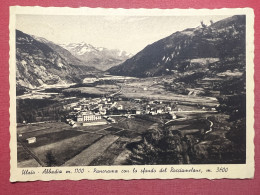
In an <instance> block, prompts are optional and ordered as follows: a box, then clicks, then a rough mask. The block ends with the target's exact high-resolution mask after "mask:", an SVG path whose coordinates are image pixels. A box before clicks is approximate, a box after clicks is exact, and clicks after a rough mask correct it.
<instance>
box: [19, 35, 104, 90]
mask: <svg viewBox="0 0 260 195" xmlns="http://www.w3.org/2000/svg"><path fill="white" fill-rule="evenodd" d="M99 72H100V71H99V70H97V69H96V68H94V67H88V66H86V65H85V62H82V61H81V60H79V59H77V58H76V57H75V56H73V55H72V54H71V53H70V52H69V51H67V50H66V49H64V48H62V47H60V46H59V45H56V44H54V43H52V42H50V41H48V40H46V39H43V38H36V37H33V36H30V35H28V34H25V33H23V32H21V31H19V30H16V86H17V88H18V89H19V88H35V87H39V86H42V85H51V84H68V83H73V82H80V80H81V79H83V78H84V77H85V76H86V75H89V74H94V75H95V74H97V73H99Z"/></svg>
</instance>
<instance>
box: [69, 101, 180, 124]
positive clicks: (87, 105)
mask: <svg viewBox="0 0 260 195" xmlns="http://www.w3.org/2000/svg"><path fill="white" fill-rule="evenodd" d="M65 106H66V107H68V106H69V107H70V109H71V112H70V113H69V115H68V116H67V119H66V121H67V122H68V123H69V124H70V125H71V126H73V127H76V126H79V125H83V126H93V125H103V124H108V123H115V122H116V121H115V119H113V116H123V117H128V118H130V117H131V116H132V115H141V114H149V115H158V114H165V113H168V114H170V115H171V116H172V118H173V119H175V118H176V115H175V114H174V111H173V110H172V107H171V106H169V105H167V104H165V103H163V102H162V101H145V100H141V99H131V100H122V98H117V99H115V98H109V97H108V98H106V97H102V98H92V99H85V98H82V99H81V100H79V101H78V102H74V103H71V104H69V105H65Z"/></svg>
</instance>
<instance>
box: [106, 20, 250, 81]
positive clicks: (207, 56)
mask: <svg viewBox="0 0 260 195" xmlns="http://www.w3.org/2000/svg"><path fill="white" fill-rule="evenodd" d="M244 53H245V16H243V15H241V16H239V15H237V16H233V17H230V18H227V19H224V20H221V21H218V22H216V23H212V24H211V25H210V26H206V25H204V24H203V23H202V25H201V26H200V27H197V28H188V29H186V30H183V31H181V32H179V31H178V32H175V33H173V34H172V35H170V36H168V37H165V38H163V39H161V40H159V41H157V42H155V43H153V44H150V45H148V46H146V47H145V48H144V49H143V50H141V51H140V52H139V53H137V54H136V55H134V56H133V57H132V58H130V59H128V60H126V61H125V62H123V63H122V64H120V65H118V66H115V67H112V68H110V69H109V70H108V71H109V72H110V73H111V74H114V75H122V76H135V77H151V76H160V75H165V74H174V73H175V72H183V71H186V70H187V69H192V66H193V65H194V64H196V63H197V64H198V63H199V64H201V65H203V63H204V64H205V63H213V62H216V61H218V60H219V59H223V58H228V57H234V56H238V55H240V54H244ZM194 70H195V69H194Z"/></svg>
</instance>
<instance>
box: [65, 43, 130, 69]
mask: <svg viewBox="0 0 260 195" xmlns="http://www.w3.org/2000/svg"><path fill="white" fill-rule="evenodd" d="M60 46H61V47H63V48H65V49H66V50H68V51H69V52H70V53H72V54H73V55H74V56H75V57H77V58H78V59H80V60H82V61H83V62H85V64H86V65H87V66H93V67H96V68H97V69H100V70H103V71H105V70H107V69H109V68H111V67H113V66H115V65H118V64H120V63H122V62H124V61H125V60H126V59H128V58H130V57H132V56H133V55H132V54H129V53H127V52H126V51H122V50H118V49H107V48H104V47H94V46H93V45H91V44H87V43H84V42H81V43H70V44H61V45H60Z"/></svg>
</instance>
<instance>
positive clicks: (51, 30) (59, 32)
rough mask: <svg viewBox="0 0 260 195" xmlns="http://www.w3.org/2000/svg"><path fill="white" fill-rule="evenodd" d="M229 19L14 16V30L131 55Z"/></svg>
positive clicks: (215, 17) (202, 17)
mask: <svg viewBox="0 0 260 195" xmlns="http://www.w3.org/2000/svg"><path fill="white" fill-rule="evenodd" d="M227 17H230V16H147V17H146V16H75V15H74V16H68V15H67V16H57V15H55V16H50V15H48V16H47V15H17V18H16V28H17V29H18V30H21V31H23V32H24V33H27V34H30V35H35V36H39V37H44V38H46V39H48V40H50V41H52V42H54V43H58V44H67V43H79V42H86V43H89V44H91V45H93V46H95V47H106V48H110V49H122V50H125V51H127V52H130V53H132V54H135V53H137V52H138V51H140V50H142V49H143V48H144V47H145V46H146V45H148V44H151V43H153V42H155V41H157V40H159V39H162V38H164V37H166V36H169V35H171V34H172V33H174V32H176V31H180V30H184V29H186V28H192V27H197V26H199V25H200V21H204V23H205V24H209V21H210V20H213V21H214V22H216V21H218V20H221V19H224V18H227Z"/></svg>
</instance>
